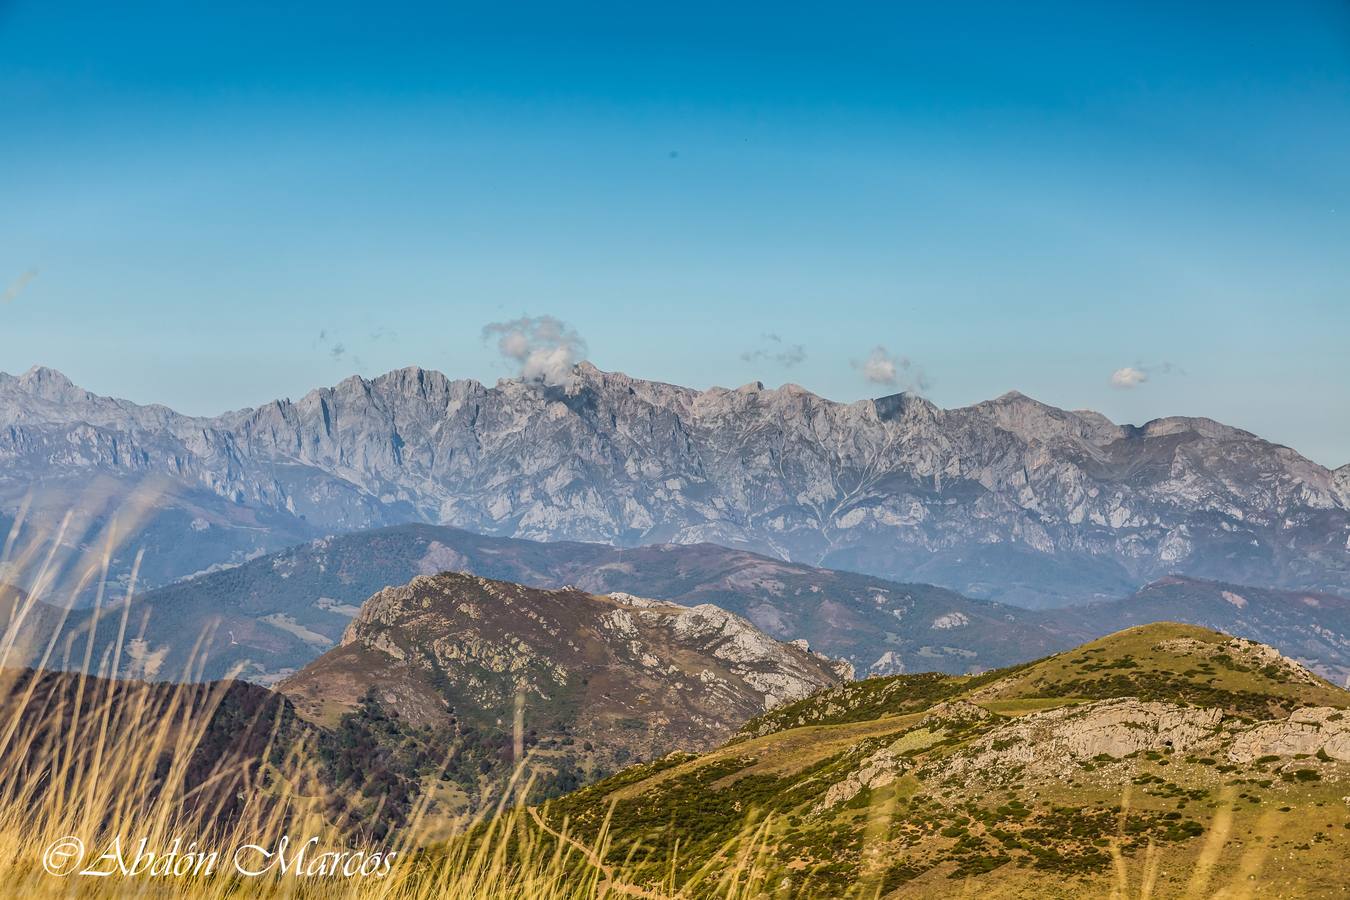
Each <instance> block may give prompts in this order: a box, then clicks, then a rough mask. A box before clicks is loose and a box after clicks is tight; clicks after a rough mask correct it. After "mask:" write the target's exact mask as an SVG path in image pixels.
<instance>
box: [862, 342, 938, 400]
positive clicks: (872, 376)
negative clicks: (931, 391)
mask: <svg viewBox="0 0 1350 900" xmlns="http://www.w3.org/2000/svg"><path fill="white" fill-rule="evenodd" d="M853 368H855V369H857V370H859V371H860V372H862V376H863V378H865V379H866V380H867V381H868V382H869V383H871V384H882V385H886V386H887V387H902V388H903V389H904V390H907V391H916V392H917V391H925V390H927V389H928V386H929V382H928V376H927V375H925V374H924V371H923V369H921V368H920V367H919V366H917V365H915V364H914V363H913V361H911V360H910V358H909V357H908V356H895V355H893V354H891V353H890V352H889V351H887V349H886V348H885V347H882V346H881V345H877V346H876V347H873V348H872V352H871V353H869V354H868V355H867V358H866V359H864V360H862V361H861V362H859V361H858V360H854V361H853Z"/></svg>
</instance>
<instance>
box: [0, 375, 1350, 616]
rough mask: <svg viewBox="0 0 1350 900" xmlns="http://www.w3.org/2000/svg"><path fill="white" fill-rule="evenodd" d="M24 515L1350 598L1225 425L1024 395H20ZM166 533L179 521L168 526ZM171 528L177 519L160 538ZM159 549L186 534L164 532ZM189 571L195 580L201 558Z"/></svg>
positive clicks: (447, 391)
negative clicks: (44, 498)
mask: <svg viewBox="0 0 1350 900" xmlns="http://www.w3.org/2000/svg"><path fill="white" fill-rule="evenodd" d="M0 463H3V468H2V469H0V471H3V480H0V497H7V498H8V501H7V502H8V503H9V505H10V506H13V504H14V503H16V502H17V500H16V498H17V496H18V495H19V494H22V493H24V492H26V490H27V486H28V485H29V484H30V483H32V482H34V481H39V480H40V481H42V482H43V483H44V484H48V485H52V486H53V489H56V488H57V487H61V488H63V489H64V490H65V491H66V495H65V496H66V498H69V497H73V496H74V495H75V493H76V492H77V488H78V487H80V486H82V485H84V484H86V483H88V482H89V481H90V480H91V479H92V478H93V477H94V476H95V475H104V476H107V477H109V478H111V479H113V480H114V482H116V483H117V484H129V483H132V482H134V481H135V480H137V479H140V478H143V477H145V476H147V475H151V474H155V475H160V476H164V477H165V478H167V479H168V482H167V483H168V484H169V485H170V487H171V489H170V490H167V491H166V493H165V496H166V497H167V498H168V499H167V500H166V506H165V508H164V510H161V511H160V512H162V514H163V515H164V516H167V517H169V519H170V520H171V521H166V522H165V523H164V524H163V525H162V526H160V528H161V531H162V532H163V533H169V531H171V528H170V525H171V524H172V525H176V526H182V525H190V526H191V527H192V528H193V529H196V530H195V531H193V532H192V533H191V534H192V535H194V536H195V537H194V538H193V540H192V541H190V542H189V544H188V545H187V546H186V548H185V549H183V550H181V551H178V550H170V549H169V548H168V547H164V548H162V555H161V557H160V561H159V562H157V563H156V565H160V566H161V568H162V569H163V571H162V572H159V571H158V570H151V574H157V575H159V576H166V575H167V574H168V573H169V572H170V571H171V570H175V569H176V570H177V574H178V575H183V574H188V573H189V572H191V571H194V570H195V569H194V568H188V567H189V566H191V567H196V568H203V567H205V566H204V565H203V563H205V562H206V557H207V556H209V555H210V554H209V553H208V548H210V547H212V546H214V547H217V548H218V550H219V552H218V553H217V554H216V556H217V558H216V559H215V560H213V562H214V563H223V562H229V561H235V562H237V561H239V559H241V558H243V557H244V556H246V555H247V554H248V553H250V552H255V551H257V550H260V549H268V548H273V547H276V546H277V545H278V544H284V543H290V542H293V541H294V539H296V538H297V537H300V538H304V537H307V536H311V535H312V534H314V533H315V532H335V531H343V530H351V529H356V528H363V527H371V526H378V525H387V524H398V523H403V522H409V521H423V522H432V523H439V524H448V525H455V526H460V527H464V528H468V529H471V530H475V531H480V532H484V533H490V534H496V535H510V536H518V537H529V538H538V539H548V540H559V539H568V540H587V541H600V542H606V543H614V544H618V545H623V546H632V545H637V544H644V543H665V542H675V543H693V542H700V541H708V542H713V543H718V544H724V545H731V546H741V547H745V548H748V549H754V550H757V551H760V552H764V553H767V554H769V555H772V556H777V557H781V558H786V559H792V560H796V561H800V562H806V563H811V564H819V565H826V566H830V567H834V568H840V569H850V570H854V571H863V572H869V573H872V574H876V575H880V576H884V577H894V578H900V579H903V580H906V581H924V582H930V583H935V584H941V585H944V586H947V587H951V588H953V589H956V590H958V591H960V592H962V593H964V594H968V595H971V596H976V597H984V598H997V599H1003V600H1007V601H1010V602H1015V603H1019V604H1022V605H1057V604H1059V603H1061V602H1064V601H1081V600H1084V599H1091V598H1093V597H1113V596H1119V595H1121V594H1123V593H1126V592H1127V591H1129V590H1133V589H1134V588H1135V587H1136V586H1137V585H1139V584H1140V583H1143V582H1145V581H1149V580H1152V579H1154V578H1157V577H1161V576H1163V575H1167V574H1171V573H1178V572H1179V573H1184V574H1188V575H1192V576H1197V577H1208V578H1217V579H1223V580H1227V581H1233V582H1239V583H1257V584H1267V585H1273V586H1291V587H1296V588H1299V589H1310V590H1311V589H1322V590H1329V591H1336V590H1346V589H1350V553H1347V541H1348V540H1350V512H1348V511H1347V506H1350V497H1348V496H1347V491H1346V480H1345V477H1344V475H1343V470H1338V472H1337V473H1332V472H1330V471H1328V470H1327V469H1325V468H1323V467H1321V466H1318V465H1316V464H1314V463H1312V462H1310V461H1308V460H1306V459H1304V458H1303V457H1301V456H1299V455H1298V454H1297V453H1296V452H1294V451H1293V450H1290V449H1289V448H1286V447H1281V446H1278V445H1275V444H1271V443H1268V442H1266V441H1263V440H1261V439H1260V438H1258V437H1256V436H1254V435H1252V434H1249V433H1247V432H1244V431H1241V430H1239V429H1236V428H1231V427H1229V426H1225V425H1222V424H1219V423H1217V422H1213V421H1211V420H1208V419H1189V418H1167V419H1159V420H1155V421H1152V422H1149V423H1146V424H1145V425H1143V426H1138V427H1136V426H1132V425H1116V424H1114V423H1112V422H1110V421H1108V420H1107V419H1106V418H1105V417H1103V416H1101V415H1099V414H1097V413H1092V412H1069V411H1065V410H1060V409H1056V408H1054V407H1051V406H1047V405H1045V404H1042V403H1038V402H1036V401H1034V400H1032V399H1030V398H1028V397H1025V396H1022V395H1020V394H1016V393H1013V394H1008V395H1005V396H1003V397H1000V398H998V399H997V400H992V401H988V402H985V403H979V404H976V405H974V406H970V407H965V408H961V409H951V410H944V409H940V408H938V407H936V406H934V405H933V404H931V403H929V402H928V401H926V400H924V399H922V398H919V397H915V396H910V395H906V394H900V395H895V396H890V397H883V398H878V399H875V400H864V401H860V402H857V403H852V404H842V403H835V402H832V401H829V400H825V399H823V398H820V397H817V396H815V395H814V394H811V393H809V392H808V391H805V390H803V389H802V388H799V387H797V386H795V385H785V386H783V387H781V388H778V389H776V390H773V389H766V388H764V387H763V386H762V385H759V384H751V385H747V386H745V387H742V388H739V389H736V390H728V389H724V388H713V389H710V390H707V391H695V390H692V389H689V388H683V387H678V386H674V385H667V384H660V383H656V382H649V381H642V380H639V379H634V378H629V377H628V376H626V375H622V374H618V373H606V372H602V371H600V370H598V369H596V368H595V367H593V366H591V365H590V364H587V363H583V364H581V365H579V366H578V367H576V370H575V372H574V377H573V378H572V380H571V382H570V383H569V384H568V385H567V386H565V387H555V386H547V385H542V384H534V383H523V382H519V381H502V382H499V383H498V384H497V385H496V386H495V387H491V388H489V387H485V386H484V385H482V384H479V383H478V382H475V381H471V380H461V381H451V380H450V379H448V378H446V377H445V376H444V375H441V374H440V373H437V372H432V371H427V370H422V369H401V370H398V371H395V372H390V373H388V374H387V375H382V376H380V377H378V378H375V379H372V380H365V379H361V378H357V377H353V378H349V379H347V380H346V381H343V382H342V383H341V384H339V385H337V386H335V387H332V388H324V389H321V390H315V391H312V392H310V393H309V394H307V395H305V396H304V397H303V398H301V399H300V400H298V401H294V402H292V401H290V400H278V401H276V402H274V403H270V404H267V405H265V406H262V407H258V408H256V409H250V410H242V411H239V412H234V413H229V414H226V415H223V416H219V417H216V418H212V419H198V418H191V417H187V416H181V415H178V414H176V413H173V412H172V411H170V410H167V409H164V408H162V407H140V406H135V405H133V404H129V403H127V402H125V401H120V400H112V399H108V398H103V397H97V396H95V395H93V394H90V393H88V392H85V391H83V390H81V389H79V388H77V387H75V386H74V385H72V384H71V383H70V382H69V381H68V380H67V379H65V378H64V377H63V376H61V375H60V374H59V373H56V372H53V371H51V370H47V369H34V370H32V371H30V372H28V373H26V374H24V375H22V376H18V377H12V376H0ZM156 521H157V520H156ZM153 524H155V523H154V522H152V525H153ZM155 533H160V531H156V532H155ZM179 556H182V558H181V559H180V558H178V557H179Z"/></svg>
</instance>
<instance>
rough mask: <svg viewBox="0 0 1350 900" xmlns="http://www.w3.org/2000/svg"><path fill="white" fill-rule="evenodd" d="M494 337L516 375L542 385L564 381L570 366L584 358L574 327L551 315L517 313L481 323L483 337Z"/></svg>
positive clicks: (580, 340)
mask: <svg viewBox="0 0 1350 900" xmlns="http://www.w3.org/2000/svg"><path fill="white" fill-rule="evenodd" d="M492 338H496V340H497V350H498V352H500V353H501V355H502V356H503V357H505V358H506V359H507V360H509V361H510V362H511V363H513V364H514V365H515V366H516V369H517V373H518V375H519V376H520V378H522V379H524V380H525V381H539V382H543V383H544V384H567V383H569V382H570V381H571V380H572V367H573V366H575V365H576V364H577V363H579V362H581V361H582V360H583V359H585V357H586V342H585V341H584V340H583V339H582V337H581V335H579V334H577V332H576V329H574V328H573V327H572V326H571V325H568V324H567V323H566V322H563V321H562V320H560V319H556V318H554V317H553V316H521V317H520V318H519V319H513V320H512V321H510V322H490V323H488V324H487V325H484V326H483V340H485V341H487V340H490V339H492Z"/></svg>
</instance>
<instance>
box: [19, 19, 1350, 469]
mask: <svg viewBox="0 0 1350 900" xmlns="http://www.w3.org/2000/svg"><path fill="white" fill-rule="evenodd" d="M505 6H506V5H504V4H491V5H488V4H484V5H481V6H475V5H447V4H437V5H435V6H432V5H428V6H426V7H425V8H423V7H420V6H418V5H400V4H394V3H390V4H383V5H379V6H378V7H376V6H370V5H369V4H361V5H356V4H344V3H325V4H288V3H265V4H251V3H247V2H239V3H233V4H207V3H194V2H172V3H170V2H165V3H144V4H143V3H134V2H133V3H128V4H107V3H102V4H80V3H63V2H60V0H45V2H40V3H39V2H28V0H17V2H16V0H9V2H6V0H0V123H3V126H2V127H3V129H4V130H3V140H0V291H3V292H4V294H3V298H4V299H3V300H0V370H4V371H9V372H16V371H22V370H24V369H26V368H28V367H29V366H31V365H33V364H36V363H42V364H45V365H51V366H55V367H57V368H60V369H62V370H63V371H65V372H67V373H68V374H69V375H71V377H72V378H74V379H75V380H76V381H78V382H80V383H81V384H83V385H85V386H86V387H89V388H90V389H92V390H96V391H98V392H100V393H106V394H114V395H119V396H126V397H129V398H131V399H134V400H138V401H158V402H164V403H168V404H169V405H172V406H174V407H176V408H179V409H182V410H184V411H188V412H197V413H212V412H219V411H222V410H225V409H229V408H237V407H240V406H245V405H253V404H257V403H260V402H264V401H266V400H267V399H270V398H272V397H275V396H292V397H295V396H299V395H300V394H302V393H304V391H305V390H307V389H308V388H310V387H313V386H316V385H320V384H331V383H334V382H336V381H338V380H340V379H341V378H342V377H344V376H346V375H348V374H351V373H352V372H354V371H355V372H360V373H362V374H366V375H371V374H377V373H379V372H382V371H385V370H388V369H391V368H395V367H398V366H403V365H409V364H417V365H423V366H428V367H433V368H437V369H440V370H442V371H445V372H446V373H448V374H450V375H452V376H471V377H476V378H479V379H482V380H485V381H488V382H491V381H493V380H494V379H496V378H498V377H501V376H505V375H509V374H511V373H512V369H511V367H510V361H509V360H503V359H502V357H501V356H500V354H499V353H498V350H497V347H496V345H495V341H493V340H488V341H484V339H483V327H484V326H485V325H488V324H489V323H492V322H499V321H504V320H511V319H515V318H517V317H520V316H522V315H530V316H543V315H550V316H554V317H557V318H559V319H561V320H563V321H565V322H566V323H569V324H570V325H571V326H572V328H573V329H575V331H576V332H577V333H578V334H579V335H580V336H581V337H582V338H584V340H585V342H586V345H587V347H588V349H589V353H588V356H589V358H590V359H592V360H593V361H594V362H595V363H596V364H597V365H599V366H600V367H601V368H606V369H619V370H623V371H626V372H629V373H630V374H633V375H637V376H641V377H647V378H656V379H662V380H667V381H674V382H679V383H683V384H689V385H693V386H698V387H705V386H708V385H711V384H723V385H736V384H740V383H743V382H746V381H750V380H754V379H758V380H762V381H764V382H766V383H769V384H771V385H777V384H780V383H783V382H787V381H792V382H796V383H799V384H802V385H805V386H806V387H808V388H810V389H812V390H815V391H816V392H818V393H821V394H824V395H826V396H830V397H834V398H837V399H841V400H852V399H857V398H859V397H864V396H869V395H871V396H875V395H880V394H884V393H890V392H891V391H893V390H896V389H899V388H900V387H905V386H913V385H915V384H917V383H918V382H919V381H920V380H921V379H922V382H923V384H924V392H925V393H926V394H927V395H928V396H929V397H931V398H932V399H933V400H935V401H936V402H938V403H940V404H942V405H945V406H954V405H961V404H966V403H971V402H975V401H978V400H980V399H985V398H988V397H992V396H996V395H998V394H1000V393H1002V392H1004V391H1006V390H1010V389H1018V390H1021V391H1023V392H1025V393H1028V394H1031V395H1032V396H1035V397H1038V398H1040V399H1043V400H1045V401H1047V402H1050V403H1054V404H1056V405H1060V406H1065V407H1072V408H1081V407H1090V408H1095V409H1099V410H1101V411H1103V412H1105V413H1106V414H1108V415H1110V416H1111V417H1113V418H1115V419H1116V420H1118V421H1134V422H1141V421H1144V420H1146V419H1149V418H1152V417H1155V416H1161V415H1169V414H1189V415H1208V416H1212V417H1214V418H1218V419H1221V420H1223V421H1227V422H1230V423H1233V424H1236V425H1240V426H1243V427H1246V428H1250V429H1252V430H1255V431H1257V432H1259V433H1261V434H1263V435H1265V436H1267V437H1269V438H1271V439H1273V440H1277V441H1280V442H1283V443H1287V444H1290V445H1292V446H1294V447H1296V448H1298V449H1299V450H1301V451H1302V452H1304V453H1305V454H1307V455H1309V456H1311V457H1312V458H1314V459H1316V460H1318V461H1319V462H1322V463H1326V464H1329V465H1342V464H1345V463H1347V462H1350V403H1347V401H1346V390H1345V387H1346V385H1347V384H1350V353H1347V352H1346V347H1347V346H1350V7H1348V6H1347V5H1346V4H1345V3H1332V2H1327V3H1316V2H1298V3H1286V4H1274V3H1250V4H1244V3H1224V4H1218V3H1216V4H1206V3H1183V4H1177V3H1156V4H1155V3H1144V2H1130V3H1119V4H1111V3H1086V4H1085V3H1062V4H1051V3H1046V4H1038V3H1028V4H1007V3H990V4H977V3H943V4H927V5H919V4H885V5H877V6H863V5H847V4H838V3H833V4H821V5H806V4H777V5H757V4H739V5H737V9H736V10H734V11H728V10H727V9H726V8H725V7H726V6H728V5H727V4H707V5H701V4H696V3H686V4H672V5H667V6H662V7H656V6H655V5H654V4H613V5H608V6H598V5H597V6H590V7H579V6H574V7H573V8H570V9H566V10H562V9H561V8H560V7H561V5H555V6H541V7H532V6H530V5H528V4H526V5H521V4H516V5H513V6H512V7H511V8H510V9H509V10H505V9H504V7H505ZM494 9H495V10H496V11H495V12H494ZM775 338H776V340H775ZM878 346H881V347H884V348H885V354H886V356H885V358H886V359H890V360H892V361H895V363H896V366H897V368H896V370H895V372H896V378H895V379H894V383H893V384H890V383H884V382H886V381H887V379H885V378H879V377H877V376H878V375H883V376H884V375H885V374H886V372H885V370H884V369H882V370H878V369H876V368H875V367H873V368H871V369H869V368H868V367H867V365H866V362H867V360H868V359H869V358H870V357H871V355H872V354H873V353H874V351H875V348H876V347H878ZM902 357H903V358H907V359H908V360H909V361H910V367H909V368H908V369H905V368H904V367H903V365H901V364H900V363H899V360H900V359H901V358H902ZM1124 368H1131V369H1134V370H1136V372H1138V373H1142V375H1144V376H1145V377H1146V380H1143V381H1138V379H1137V378H1133V377H1125V378H1123V379H1122V380H1125V381H1135V382H1137V383H1135V385H1134V386H1133V387H1132V388H1122V387H1113V386H1112V384H1111V378H1112V374H1113V373H1115V372H1117V371H1118V370H1121V369H1124ZM869 372H871V374H872V375H873V376H874V378H873V380H871V381H869V380H868V378H867V374H868V373H869Z"/></svg>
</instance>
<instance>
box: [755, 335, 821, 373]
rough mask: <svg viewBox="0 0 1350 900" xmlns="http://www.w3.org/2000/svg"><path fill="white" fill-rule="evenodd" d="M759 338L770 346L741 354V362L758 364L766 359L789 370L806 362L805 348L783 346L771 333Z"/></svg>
mask: <svg viewBox="0 0 1350 900" xmlns="http://www.w3.org/2000/svg"><path fill="white" fill-rule="evenodd" d="M760 337H762V338H763V340H764V341H765V342H766V343H768V344H771V345H772V346H769V347H760V348H759V349H757V350H747V351H745V352H744V353H742V354H741V359H742V360H743V361H745V362H758V361H760V360H765V359H767V360H770V361H772V362H776V363H778V365H780V366H782V367H783V368H785V369H790V368H792V367H793V366H795V365H798V364H800V363H804V362H806V347H804V346H803V345H801V344H784V343H783V339H782V338H781V337H779V336H778V335H776V334H773V333H768V334H763V335H761V336H760Z"/></svg>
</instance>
